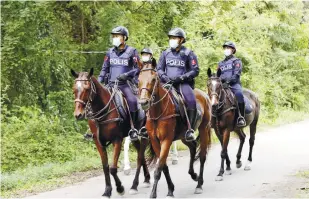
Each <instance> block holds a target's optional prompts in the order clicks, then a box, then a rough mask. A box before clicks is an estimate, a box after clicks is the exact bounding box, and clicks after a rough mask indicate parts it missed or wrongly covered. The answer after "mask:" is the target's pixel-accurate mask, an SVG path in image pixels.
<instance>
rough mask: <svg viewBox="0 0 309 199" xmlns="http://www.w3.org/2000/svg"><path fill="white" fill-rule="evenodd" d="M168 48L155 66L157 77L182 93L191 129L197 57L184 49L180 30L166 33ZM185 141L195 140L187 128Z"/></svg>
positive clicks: (193, 114) (194, 106) (183, 39)
mask: <svg viewBox="0 0 309 199" xmlns="http://www.w3.org/2000/svg"><path fill="white" fill-rule="evenodd" d="M168 37H169V46H170V48H168V49H167V50H165V51H163V52H162V54H161V57H160V60H159V63H158V66H157V71H158V74H159V77H160V79H161V81H162V82H163V83H168V82H170V83H172V84H173V86H174V87H175V88H176V89H177V90H178V91H179V92H181V93H182V95H183V97H184V101H185V103H186V105H187V115H188V119H189V122H190V125H191V127H193V125H194V122H195V118H196V113H197V109H196V99H195V95H194V92H193V89H194V78H195V77H196V76H198V74H199V66H198V62H197V57H196V55H195V54H194V53H193V51H191V50H189V49H188V48H186V47H184V46H183V45H182V44H183V43H185V42H186V33H185V31H184V30H183V29H181V28H173V29H172V30H171V31H169V33H168ZM185 139H186V140H187V141H193V140H195V137H194V130H193V129H192V128H188V130H187V132H186V135H185Z"/></svg>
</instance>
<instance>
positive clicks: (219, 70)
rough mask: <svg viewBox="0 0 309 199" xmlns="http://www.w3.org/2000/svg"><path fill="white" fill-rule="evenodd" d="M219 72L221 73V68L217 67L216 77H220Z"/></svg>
mask: <svg viewBox="0 0 309 199" xmlns="http://www.w3.org/2000/svg"><path fill="white" fill-rule="evenodd" d="M221 73H222V71H221V69H220V68H219V69H218V71H217V77H220V76H221Z"/></svg>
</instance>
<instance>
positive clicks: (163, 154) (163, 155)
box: [150, 139, 174, 198]
mask: <svg viewBox="0 0 309 199" xmlns="http://www.w3.org/2000/svg"><path fill="white" fill-rule="evenodd" d="M152 141H154V139H152ZM155 142H157V144H159V141H158V140H155ZM171 144H172V139H170V140H169V139H165V140H163V141H162V142H161V150H160V158H159V164H158V166H157V168H156V170H155V172H154V183H153V188H152V190H151V194H150V198H156V197H157V187H158V182H159V180H160V178H161V171H162V170H163V168H164V165H166V159H167V156H168V152H169V149H170V147H171ZM155 148H157V147H155ZM170 182H171V181H168V182H167V183H168V189H169V191H168V193H173V191H174V190H173V189H172V188H173V186H174V185H173V184H171V183H170Z"/></svg>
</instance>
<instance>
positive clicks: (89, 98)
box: [74, 78, 97, 106]
mask: <svg viewBox="0 0 309 199" xmlns="http://www.w3.org/2000/svg"><path fill="white" fill-rule="evenodd" d="M81 81H82V82H85V81H87V82H90V89H91V90H90V94H89V96H88V100H87V102H84V101H83V100H81V99H79V98H77V99H75V100H74V102H75V103H76V102H79V103H81V104H83V105H86V106H87V105H88V103H90V102H92V101H93V99H94V97H95V95H96V94H97V91H96V88H95V86H94V83H93V81H92V79H91V78H89V79H76V80H75V82H81Z"/></svg>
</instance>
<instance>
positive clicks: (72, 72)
mask: <svg viewBox="0 0 309 199" xmlns="http://www.w3.org/2000/svg"><path fill="white" fill-rule="evenodd" d="M71 74H72V75H73V77H75V78H78V73H76V72H75V71H74V70H73V69H71Z"/></svg>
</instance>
